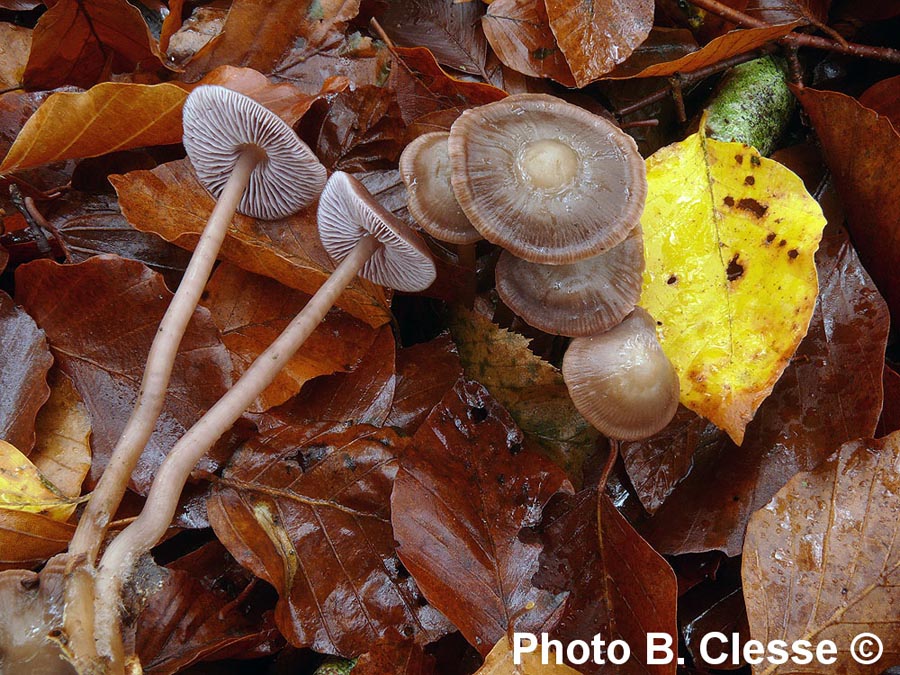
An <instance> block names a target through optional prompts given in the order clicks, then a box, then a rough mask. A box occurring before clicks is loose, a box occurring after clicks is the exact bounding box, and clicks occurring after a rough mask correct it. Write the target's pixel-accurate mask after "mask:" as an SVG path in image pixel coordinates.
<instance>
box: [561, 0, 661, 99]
mask: <svg viewBox="0 0 900 675" xmlns="http://www.w3.org/2000/svg"><path fill="white" fill-rule="evenodd" d="M545 3H546V6H547V16H548V18H549V20H550V28H551V29H552V30H553V34H554V35H555V36H556V43H557V44H558V45H559V48H560V49H561V50H562V53H563V54H564V55H565V57H566V62H567V63H568V64H569V68H570V69H571V71H572V75H573V77H574V78H575V83H576V84H577V85H578V86H579V87H584V86H585V85H587V84H589V83H590V82H593V81H594V80H597V79H599V78H600V77H601V76H603V75H605V74H606V73H608V72H609V71H610V70H612V69H613V67H614V66H615V65H616V64H618V63H621V62H622V61H624V60H625V59H627V58H628V56H629V55H630V54H631V52H632V51H634V49H635V48H636V47H637V46H638V45H640V44H641V43H642V42H643V41H644V40H645V39H646V38H647V36H648V35H649V34H650V29H651V28H652V27H653V4H654V3H653V2H652V0H633V1H632V2H628V3H622V2H619V1H618V0H586V1H584V2H579V3H575V4H573V3H571V2H568V0H545Z"/></svg>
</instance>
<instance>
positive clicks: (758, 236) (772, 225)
mask: <svg viewBox="0 0 900 675" xmlns="http://www.w3.org/2000/svg"><path fill="white" fill-rule="evenodd" d="M700 126H701V129H702V128H703V124H701V125H700ZM647 183H648V195H647V206H646V208H645V210H644V215H643V218H642V220H641V223H642V225H643V228H644V250H645V255H646V259H647V268H646V271H645V273H644V289H643V297H642V299H641V305H642V306H643V307H644V308H645V309H647V311H649V312H650V313H651V314H652V315H653V316H654V317H655V318H656V320H657V325H658V332H659V337H660V341H661V343H662V346H663V350H664V351H665V353H666V355H667V356H668V357H669V358H670V359H671V360H672V363H673V364H674V365H675V369H676V370H677V372H678V376H679V379H680V380H681V402H682V403H683V404H684V405H685V406H687V407H688V408H690V409H691V410H694V411H695V412H697V413H699V414H700V415H703V416H704V417H706V418H707V419H709V420H710V421H712V422H713V423H714V424H716V426H718V427H719V428H721V429H723V430H724V431H726V432H727V433H728V435H729V436H731V438H732V439H733V440H734V442H735V443H737V444H740V443H741V441H742V440H743V437H744V429H745V428H746V426H747V424H748V423H749V422H750V420H751V419H753V415H754V414H755V413H756V409H757V408H758V407H759V405H760V403H762V401H763V400H765V398H766V397H767V396H768V395H769V394H770V393H771V391H772V387H773V386H774V385H775V383H776V382H777V381H778V378H779V377H780V376H781V373H782V371H783V370H784V368H785V366H786V365H787V363H788V361H789V360H790V358H791V355H792V354H793V353H794V350H795V349H796V348H797V345H799V344H800V340H801V339H802V338H803V336H804V335H806V330H807V327H808V325H809V320H810V317H811V316H812V311H813V306H814V305H815V301H816V295H817V293H818V278H817V276H816V268H815V261H814V255H815V252H816V249H817V248H818V246H819V240H820V238H821V236H822V229H823V228H824V226H825V218H824V217H823V215H822V210H821V209H820V208H819V205H818V203H816V201H815V200H814V199H813V198H812V197H811V196H810V195H809V194H808V193H807V192H806V189H805V188H804V187H803V182H802V181H801V180H800V178H799V177H797V176H796V175H795V174H793V173H792V172H791V171H789V170H788V169H787V168H785V167H783V166H782V165H780V164H778V162H775V161H772V160H770V159H766V158H764V157H760V155H759V153H758V152H757V151H756V150H755V149H753V148H751V147H748V146H746V145H742V144H740V143H723V142H719V141H715V140H713V139H709V138H706V137H705V136H704V135H702V132H700V133H697V134H694V135H693V136H690V137H688V138H687V139H685V140H684V141H682V142H680V143H675V144H673V145H670V146H668V147H665V148H663V149H661V150H659V151H658V152H656V153H655V154H654V155H653V156H652V157H650V158H649V159H648V160H647Z"/></svg>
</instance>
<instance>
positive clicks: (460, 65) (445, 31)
mask: <svg viewBox="0 0 900 675" xmlns="http://www.w3.org/2000/svg"><path fill="white" fill-rule="evenodd" d="M483 13H484V9H483V8H482V7H481V3H479V2H462V3H459V2H444V1H443V0H412V1H410V0H393V2H390V3H389V5H388V9H387V11H386V12H385V13H384V16H383V17H382V18H381V25H382V27H383V28H384V31H385V32H386V33H387V34H388V36H389V37H390V38H391V40H393V41H394V42H395V43H396V44H398V45H400V46H401V47H425V48H426V49H428V50H429V51H431V53H432V54H434V56H435V58H436V59H437V61H438V63H441V64H443V65H445V66H447V67H448V68H453V69H455V70H461V71H463V72H464V73H469V74H470V75H480V76H484V64H485V59H486V58H487V42H486V41H485V39H484V33H483V32H482V31H481V26H480V18H481V15H482V14H483ZM484 79H487V78H486V77H485V78H484Z"/></svg>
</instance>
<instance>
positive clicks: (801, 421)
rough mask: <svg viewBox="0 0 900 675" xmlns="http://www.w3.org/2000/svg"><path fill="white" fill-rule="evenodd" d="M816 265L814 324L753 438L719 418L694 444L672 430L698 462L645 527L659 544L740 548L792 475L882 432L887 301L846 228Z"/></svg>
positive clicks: (829, 239) (751, 430)
mask: <svg viewBox="0 0 900 675" xmlns="http://www.w3.org/2000/svg"><path fill="white" fill-rule="evenodd" d="M816 264H817V266H818V269H819V280H820V291H819V298H818V301H817V303H816V308H815V311H814V312H813V318H812V321H811V322H810V327H809V331H808V333H807V335H806V337H805V338H804V340H803V342H802V343H801V344H800V347H799V348H798V350H797V353H796V354H795V355H794V358H793V359H792V360H791V363H790V365H789V366H788V368H787V369H786V370H785V373H784V375H782V377H781V380H779V382H778V384H777V385H776V386H775V389H774V391H773V392H772V395H771V396H770V397H769V398H768V399H767V400H766V401H764V402H763V404H762V405H761V406H760V409H759V411H758V412H757V415H756V417H755V418H754V420H753V422H751V423H750V424H749V425H748V427H747V434H746V436H745V439H744V443H743V445H742V446H741V447H740V448H738V447H737V446H735V445H734V443H733V442H732V441H730V440H729V439H728V437H727V435H726V434H725V433H724V432H722V431H719V430H717V429H715V427H713V426H712V425H711V424H710V425H708V426H707V427H706V428H705V429H704V430H703V431H702V432H700V434H699V436H697V435H696V434H694V436H693V437H694V438H696V445H688V443H689V442H690V441H689V440H688V439H689V438H691V436H690V435H686V436H682V437H681V438H680V439H678V440H677V441H676V440H675V439H672V443H673V444H674V443H676V442H677V443H678V445H679V448H678V449H677V452H680V453H685V454H687V455H692V456H693V468H692V470H691V472H690V474H688V476H687V477H686V478H685V479H684V480H683V481H682V482H681V483H679V484H678V485H677V486H676V487H675V490H674V491H672V493H671V494H670V495H669V497H668V498H667V499H666V501H665V503H664V504H663V505H662V507H660V508H659V510H658V511H657V512H656V514H655V515H654V517H653V518H652V519H650V520H649V522H647V523H645V524H643V525H641V527H640V528H639V529H640V531H641V533H642V534H643V535H644V536H645V537H646V538H647V539H648V541H650V542H651V543H652V544H653V545H654V546H655V547H656V549H657V550H659V551H661V552H663V553H668V554H680V553H689V552H700V551H707V550H712V549H718V550H721V551H724V552H725V553H726V554H727V555H730V556H734V555H738V554H739V553H740V551H741V547H742V545H743V539H744V530H745V528H746V523H747V521H748V519H749V518H750V516H751V515H752V513H753V512H754V511H756V510H757V509H759V508H761V507H762V506H764V505H765V504H766V502H767V501H768V500H769V499H771V498H772V496H773V495H774V494H775V493H776V492H777V491H778V490H780V489H781V488H782V487H783V486H784V484H785V483H786V482H787V481H788V480H789V479H790V478H791V476H793V475H794V474H795V473H797V472H798V471H806V470H810V469H812V468H814V467H815V466H816V465H817V464H819V462H821V461H822V460H823V459H825V458H826V457H827V456H828V455H829V454H831V453H832V452H833V451H834V450H835V449H836V448H837V446H838V445H839V444H840V443H844V442H846V441H848V440H852V439H854V438H860V437H866V436H870V435H871V434H872V432H873V431H874V429H875V423H876V421H877V419H878V415H879V411H880V410H881V401H882V395H881V372H882V365H883V362H884V360H883V351H882V349H883V348H882V345H884V344H885V341H886V339H887V329H888V314H887V307H886V306H885V304H884V301H883V300H882V299H881V297H880V296H879V295H878V292H877V291H876V290H875V288H874V285H873V284H872V281H871V279H869V277H868V275H867V274H866V273H865V271H864V270H863V269H862V266H861V265H860V263H859V259H858V258H857V256H856V253H855V252H854V250H853V247H852V246H851V245H850V243H849V241H848V240H847V234H846V232H844V231H843V230H838V229H832V228H829V230H826V236H825V237H824V238H823V239H822V247H821V249H820V250H819V252H818V253H817V254H816ZM651 442H652V441H651Z"/></svg>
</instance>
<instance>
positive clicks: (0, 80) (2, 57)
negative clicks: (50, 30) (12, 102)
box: [0, 23, 31, 89]
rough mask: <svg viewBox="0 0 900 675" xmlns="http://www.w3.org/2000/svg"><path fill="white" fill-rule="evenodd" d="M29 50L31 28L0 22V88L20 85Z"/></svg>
mask: <svg viewBox="0 0 900 675" xmlns="http://www.w3.org/2000/svg"><path fill="white" fill-rule="evenodd" d="M30 50H31V29H29V28H23V27H22V26H16V25H14V24H11V23H0V89H15V88H16V87H18V86H19V85H20V83H21V82H22V75H23V73H24V72H25V64H26V63H27V62H28V52H29V51H30Z"/></svg>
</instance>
